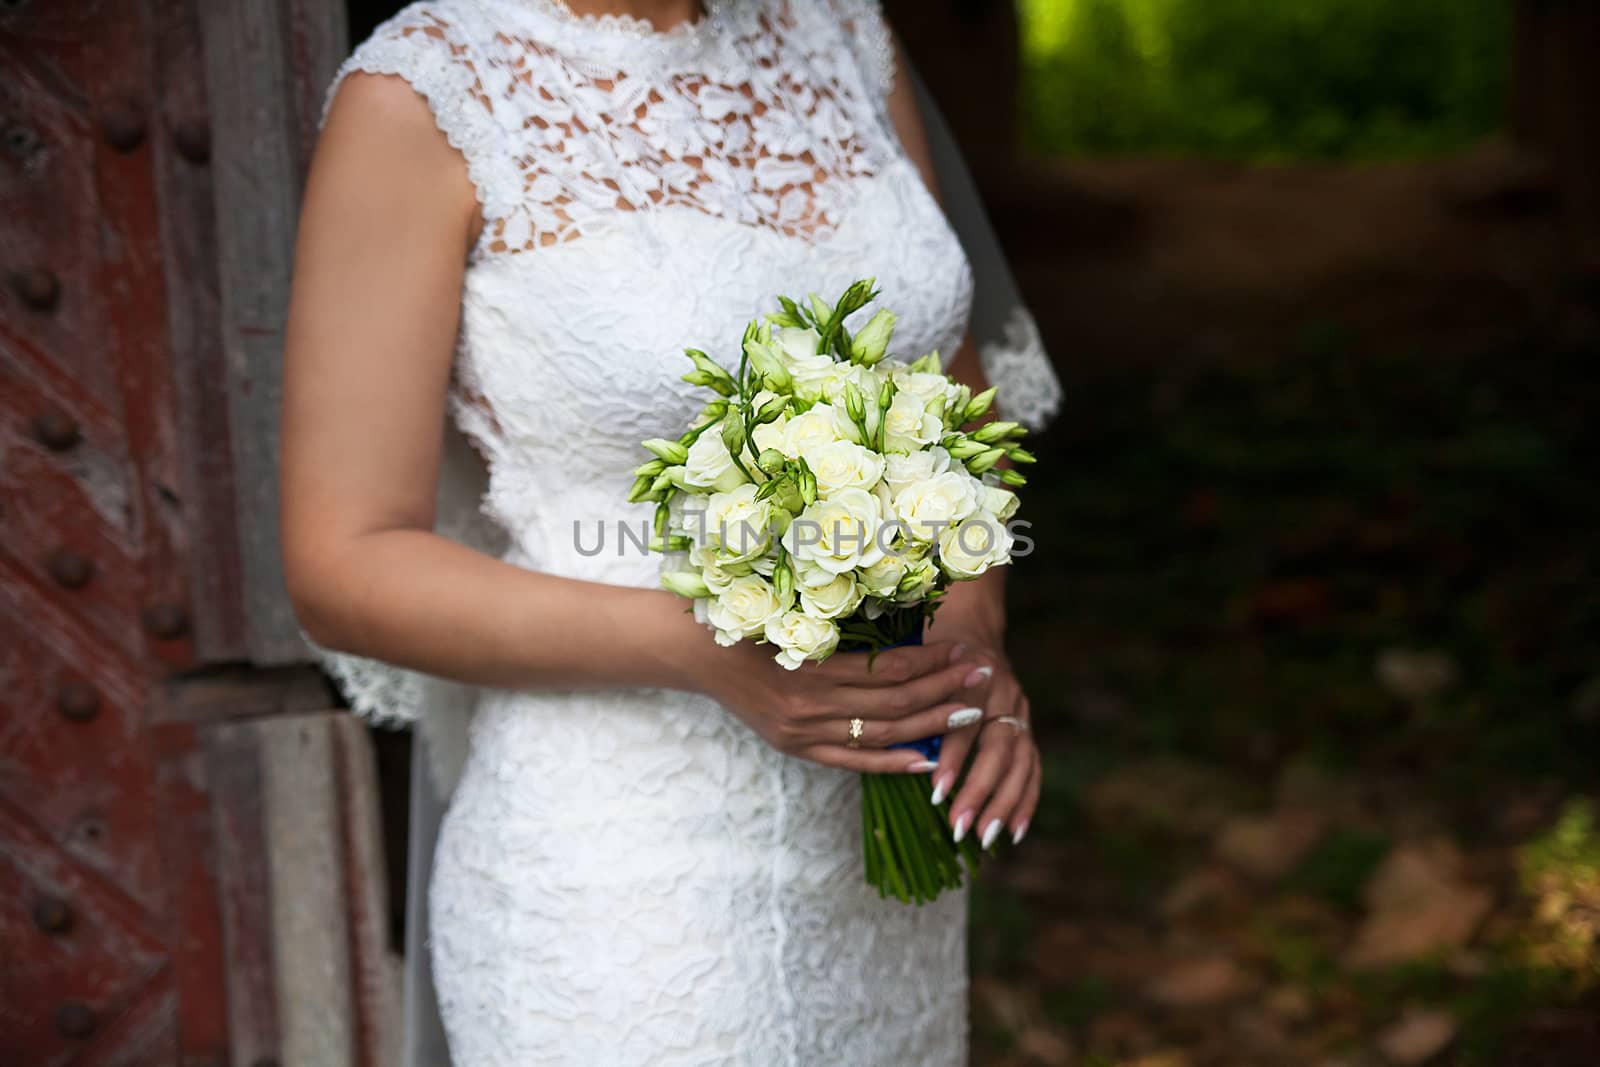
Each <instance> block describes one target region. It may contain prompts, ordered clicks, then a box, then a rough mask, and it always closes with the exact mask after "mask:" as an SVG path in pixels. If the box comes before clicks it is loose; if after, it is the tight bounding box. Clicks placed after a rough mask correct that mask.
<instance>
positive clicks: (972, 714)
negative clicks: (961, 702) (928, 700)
mask: <svg viewBox="0 0 1600 1067" xmlns="http://www.w3.org/2000/svg"><path fill="white" fill-rule="evenodd" d="M982 718H983V709H982V708H962V709H961V710H960V711H952V712H951V713H950V718H948V719H946V720H945V722H946V725H947V726H948V727H949V728H950V729H952V730H959V729H961V728H962V727H963V726H971V725H972V724H973V723H975V722H977V721H978V720H980V719H982Z"/></svg>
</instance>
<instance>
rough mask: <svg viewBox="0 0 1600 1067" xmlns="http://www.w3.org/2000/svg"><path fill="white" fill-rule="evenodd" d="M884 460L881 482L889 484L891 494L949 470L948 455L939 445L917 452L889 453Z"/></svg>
mask: <svg viewBox="0 0 1600 1067" xmlns="http://www.w3.org/2000/svg"><path fill="white" fill-rule="evenodd" d="M884 459H885V460H886V462H885V463H884V467H883V480H884V481H886V482H888V483H889V492H891V493H898V492H899V491H900V490H902V489H904V488H905V487H906V486H908V485H910V484H911V483H913V482H920V481H925V480H927V479H929V478H932V477H933V476H934V475H935V474H943V473H944V472H945V471H947V470H949V469H950V453H948V452H946V451H945V450H944V448H942V447H941V446H939V445H934V446H933V447H932V448H924V449H922V450H921V451H918V452H910V453H902V452H891V453H889V454H888V455H887V456H885V457H884Z"/></svg>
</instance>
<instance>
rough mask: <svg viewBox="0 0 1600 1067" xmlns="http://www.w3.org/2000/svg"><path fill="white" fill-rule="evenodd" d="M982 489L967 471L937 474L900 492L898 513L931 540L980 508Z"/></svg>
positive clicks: (915, 531)
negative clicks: (979, 495) (980, 491)
mask: <svg viewBox="0 0 1600 1067" xmlns="http://www.w3.org/2000/svg"><path fill="white" fill-rule="evenodd" d="M982 488H983V483H982V482H980V481H978V480H977V479H976V478H974V477H973V476H972V475H970V474H968V473H967V472H966V471H964V470H953V471H945V472H944V473H943V474H935V475H933V476H932V477H931V478H925V479H923V480H922V481H917V482H912V483H911V484H910V485H908V486H906V487H905V488H904V489H902V490H900V491H899V492H898V493H896V494H895V495H894V515H895V518H897V519H899V520H900V521H901V522H903V523H905V524H906V525H907V526H908V527H910V531H909V536H910V537H913V538H915V539H916V540H918V541H931V540H933V539H934V538H935V537H938V536H939V534H940V532H941V531H943V530H944V529H945V528H946V527H947V526H949V525H950V524H951V523H956V522H960V521H961V520H962V519H965V518H966V517H967V516H969V515H971V514H972V513H973V512H975V511H977V510H978V499H979V498H978V492H979V490H981V489H982ZM713 499H715V498H713Z"/></svg>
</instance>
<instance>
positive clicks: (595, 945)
mask: <svg viewBox="0 0 1600 1067" xmlns="http://www.w3.org/2000/svg"><path fill="white" fill-rule="evenodd" d="M900 63H901V60H900V59H899V50H898V48H897V47H896V45H895V44H894V42H893V38H892V36H891V35H890V33H889V31H888V29H887V27H886V26H885V24H884V22H883V20H882V16H881V14H880V13H879V11H878V9H877V5H876V4H875V3H872V2H869V0H711V2H710V3H708V4H706V5H705V6H704V7H703V8H702V7H701V6H700V5H698V4H696V3H693V2H691V0H609V2H607V0H572V2H571V4H570V6H569V5H567V4H563V3H560V2H559V0H434V2H430V3H417V4H412V5H411V6H409V7H407V8H405V9H404V10H403V11H401V12H400V13H399V14H398V15H397V16H395V17H394V18H393V19H391V20H390V21H389V22H387V23H386V24H384V25H383V26H381V27H380V28H379V29H378V30H377V31H376V32H375V33H374V34H373V36H372V37H371V38H370V39H368V40H367V41H366V42H365V43H363V44H362V45H361V46H360V47H359V48H358V49H357V51H356V52H355V54H354V55H353V56H352V57H351V59H350V60H349V61H348V62H347V63H346V64H345V66H344V67H343V68H342V69H341V71H340V74H339V77H338V78H337V79H336V80H335V83H334V86H333V87H332V88H331V89H330V93H329V106H328V110H327V113H326V116H325V122H324V126H323V133H322V137H321V141H320V143H319V145H318V148H317V152H316V157H315V160H314V163H313V166H312V171H311V176H310V180H309V185H308V188H307V190H306V197H305V207H304V216H303V219H302V223H301V233H300V243H299V250H298V258H297V262H296V267H295V278H294V288H293V298H292V306H291V312H290V321H289V341H288V346H287V351H286V353H285V368H284V386H283V444H282V496H283V520H282V521H283V530H282V533H283V546H284V558H285V565H286V568H287V574H288V579H289V585H290V592H291V595H292V598H293V601H294V604H295V607H296V610H297V612H298V614H299V617H300V619H301V623H302V625H303V627H304V629H305V632H306V634H307V636H308V638H309V639H310V640H311V641H312V642H314V644H315V646H317V647H318V648H319V649H320V650H321V651H322V652H323V654H324V655H325V656H326V661H327V662H328V664H329V665H330V667H332V668H333V670H334V672H335V673H336V674H337V675H338V676H339V677H340V679H341V681H342V682H343V683H344V684H345V687H346V690H347V692H348V693H349V695H350V697H351V700H352V702H353V703H354V704H355V705H356V706H357V708H358V709H359V710H363V711H367V712H373V713H376V714H378V715H380V716H384V715H386V716H389V717H394V718H400V719H409V720H420V722H421V723H422V725H423V729H424V732H425V735H426V731H427V729H428V726H429V723H430V722H432V723H438V722H443V721H445V720H446V719H447V717H448V714H449V709H452V708H453V709H455V711H457V712H464V713H466V714H470V743H469V744H467V745H466V746H465V750H464V753H465V754H464V759H463V760H462V761H459V762H460V765H459V766H453V767H447V768H446V769H444V770H442V771H440V772H439V773H440V774H441V775H442V777H443V778H444V779H446V782H445V784H446V786H447V787H448V786H451V785H453V793H452V795H451V796H450V798H449V807H448V812H447V814H446V815H445V816H444V819H443V823H442V826H441V827H440V828H439V833H438V840H437V846H436V851H434V853H433V855H432V863H431V871H430V870H427V869H424V870H423V871H422V872H421V873H422V876H423V880H428V875H430V874H431V881H429V884H428V888H427V902H426V916H425V918H426V921H427V925H428V927H429V928H430V929H431V934H430V936H429V937H428V939H427V940H428V945H427V950H426V951H427V954H428V958H429V962H431V965H432V975H433V980H434V981H435V982H436V984H437V990H438V993H437V997H438V1006H439V1013H440V1015H441V1016H442V1018H443V1021H444V1028H445V1031H446V1033H447V1035H448V1044H449V1051H448V1056H449V1059H450V1062H452V1063H454V1064H457V1065H459V1067H483V1065H517V1067H524V1065H531V1064H573V1065H584V1067H595V1065H640V1067H643V1065H651V1067H679V1065H705V1064H761V1065H766V1064H788V1065H822V1064H827V1065H841V1067H849V1065H856V1067H866V1065H884V1067H888V1065H902V1064H919V1065H923V1067H933V1065H956V1064H963V1063H965V1062H966V1041H967V1023H966V995H967V973H966V951H965V937H966V928H965V925H966V899H965V893H964V892H951V893H947V894H945V895H944V896H943V897H941V898H940V899H939V900H938V901H936V902H935V903H933V904H931V905H928V906H926V907H922V908H916V907H911V906H907V905H904V904H900V903H898V902H896V901H893V900H888V901H885V900H883V899H880V898H879V896H878V895H877V893H876V892H875V891H873V890H870V889H868V887H867V886H866V885H865V884H864V882H863V876H862V870H861V867H860V863H861V860H860V853H861V845H860V816H859V808H858V793H857V788H858V779H857V777H856V775H857V773H858V772H863V771H874V772H884V773H907V774H911V773H918V774H927V775H928V776H929V789H930V792H931V794H932V796H931V799H932V800H934V801H935V802H937V801H938V800H940V799H942V798H943V797H944V796H946V795H948V794H950V793H951V791H952V790H953V791H954V801H953V806H952V808H951V827H950V831H951V833H952V834H954V835H956V836H957V837H960V836H962V835H965V834H969V833H970V834H975V835H978V837H979V838H980V840H981V842H982V844H983V845H984V846H986V847H987V846H993V845H994V844H995V843H996V842H997V841H998V840H999V839H1000V838H1001V836H1002V835H1004V836H1006V837H1007V838H1008V839H1010V840H1012V841H1016V842H1020V841H1021V840H1022V837H1023V835H1024V833H1026V831H1027V829H1028V823H1029V820H1030V818H1031V817H1032V816H1033V813H1034V808H1035V805H1036V804H1037V801H1038V796H1039V754H1038V751H1037V750H1036V748H1035V746H1034V743H1033V739H1032V736H1031V734H1030V733H1029V732H1027V730H1026V729H1018V728H1017V727H1016V726H1015V725H1013V724H1011V723H1003V722H995V721H994V720H995V719H997V718H999V717H1002V716H1005V717H1009V718H1011V719H1013V720H1016V721H1020V722H1021V723H1023V724H1026V721H1027V714H1028V703H1027V699H1026V698H1025V696H1024V695H1023V693H1022V691H1021V689H1020V688H1019V686H1018V683H1017V680H1016V678H1015V676H1014V675H1013V673H1012V669H1011V666H1010V664H1009V663H1008V661H1007V659H1006V656H1005V653H1004V650H1003V641H1004V636H1005V611H1004V596H1003V587H1002V578H1001V574H1002V572H1001V571H994V572H991V573H990V575H989V576H987V577H985V578H984V579H981V580H979V581H976V582H970V583H965V584H961V585H958V586H956V587H955V589H954V590H953V592H952V594H951V595H950V597H949V599H948V602H947V603H946V604H945V606H944V607H942V608H941V610H940V613H939V616H938V621H937V624H936V625H935V626H934V628H933V629H932V630H931V631H930V641H929V643H928V644H927V645H926V646H924V647H921V648H904V649H897V650H893V651H890V652H887V653H885V654H883V655H881V656H880V657H879V658H878V660H877V664H876V666H875V668H874V669H873V670H872V671H871V672H870V673H869V672H868V671H867V670H866V668H865V665H864V662H863V661H864V660H865V657H862V656H848V655H842V656H836V657H833V658H832V659H830V660H828V661H827V662H826V663H822V664H816V663H808V664H806V665H805V666H804V667H803V668H802V669H800V670H798V671H794V672H789V671H785V670H784V669H782V668H781V667H779V666H778V665H777V664H776V663H774V661H773V659H772V656H771V654H770V650H768V649H763V648H759V647H753V646H751V645H750V644H748V643H741V644H740V645H737V646H735V647H732V648H722V647H719V646H718V645H717V644H716V643H715V642H713V641H712V640H711V637H710V635H709V634H708V633H707V631H706V630H705V629H704V628H703V627H702V626H701V625H699V624H698V623H696V622H695V620H694V618H693V616H692V615H690V614H686V613H685V611H684V610H683V606H682V602H681V601H680V600H678V599H677V598H676V597H675V596H674V595H672V594H670V593H667V592H665V591H663V590H662V589H660V587H659V583H658V570H659V561H658V560H657V559H653V558H651V557H649V556H647V555H645V554H643V553H640V552H638V551H636V550H634V549H633V548H632V547H631V546H630V544H628V543H626V542H624V543H623V544H621V545H615V544H607V545H606V546H605V550H604V551H602V552H600V553H598V554H595V553H594V552H593V548H592V546H593V543H594V537H595V530H596V526H597V525H603V526H604V527H605V528H609V529H614V528H615V526H616V525H617V524H618V523H627V524H629V525H631V526H633V527H634V528H637V526H638V520H639V518H640V517H641V516H642V515H648V505H641V506H637V507H636V506H630V505H627V504H625V503H623V500H624V497H625V495H626V492H627V489H628V486H629V484H630V483H631V481H632V474H631V470H632V468H633V467H634V466H636V465H637V464H638V463H639V462H640V461H641V460H640V454H639V450H638V447H637V442H638V441H640V440H642V439H644V438H647V437H658V436H668V437H671V436H675V435H676V433H677V430H676V429H674V428H675V427H680V426H682V425H684V424H685V422H686V420H688V419H689V418H690V417H691V416H692V415H693V414H694V413H695V412H696V411H697V410H698V406H699V401H697V400H696V399H695V397H694V389H693V387H691V386H689V385H687V384H686V383H684V382H682V381H680V380H679V379H678V376H679V374H680V373H681V368H680V366H679V363H680V362H681V358H682V357H681V355H680V351H681V349H682V348H683V347H684V346H685V345H688V344H693V343H702V344H704V343H709V342H713V341H715V340H716V339H717V338H735V337H738V336H739V335H740V333H741V331H742V328H743V326H744V323H745V322H746V321H747V320H749V319H750V318H752V317H754V316H756V315H758V314H761V313H764V312H766V311H769V310H772V303H773V298H774V296H775V295H776V294H778V293H789V292H794V293H797V294H800V293H804V292H806V291H808V290H809V291H816V292H818V293H822V294H835V293H837V292H839V291H841V290H842V289H843V288H844V287H845V286H846V285H847V284H849V283H850V282H851V281H853V280H855V279H856V278H858V277H866V276H875V277H876V278H877V281H878V284H879V286H880V287H881V289H882V292H883V294H884V300H885V302H886V303H887V304H889V305H891V306H893V307H894V308H895V310H896V311H897V312H898V313H899V315H900V327H899V330H898V332H897V336H896V340H897V342H898V343H899V352H900V354H902V355H906V354H920V353H921V352H923V351H926V350H930V349H939V350H941V351H943V352H945V353H947V354H953V356H954V358H953V359H951V360H950V361H949V362H948V365H947V369H949V370H950V371H951V373H953V374H954V375H956V376H957V377H959V378H961V379H962V380H963V381H965V382H968V383H970V384H971V385H972V387H973V389H974V391H977V390H981V389H983V388H985V387H986V385H987V378H988V377H994V378H995V379H997V380H998V381H999V384H1001V385H1002V386H1003V389H1002V402H1004V400H1005V398H1006V390H1008V389H1009V390H1011V393H1012V395H1013V396H1014V397H1015V398H1016V400H1017V401H1018V402H1019V403H1018V404H1015V405H1014V406H1013V407H1012V408H1011V409H1010V410H1009V411H1008V415H1009V416H1010V417H1012V418H1018V417H1023V418H1031V421H1035V422H1037V421H1040V419H1042V417H1043V416H1044V415H1047V414H1048V413H1049V410H1050V408H1052V407H1053V403H1054V399H1055V395H1056V390H1057V385H1056V382H1055V379H1054V377H1053V376H1052V375H1051V374H1050V372H1049V370H1048V365H1047V364H1045V363H1044V362H1043V359H1042V353H1041V352H1040V351H1039V350H1038V347H1037V344H1036V343H1034V342H1033V340H1032V338H1033V336H1034V335H1029V334H1028V333H1027V330H1026V326H1027V324H1028V323H1030V322H1031V320H1026V319H1025V312H1020V309H1018V311H1019V313H1020V314H1022V315H1023V316H1024V319H1023V320H1014V321H1013V323H1012V330H1011V337H1010V345H1009V347H1007V345H1005V344H1003V343H1002V344H999V345H997V346H995V347H994V348H993V349H992V350H990V349H988V348H985V349H983V350H982V351H981V354H980V348H979V346H977V345H975V344H974V343H973V342H972V341H971V340H970V339H969V338H968V323H969V313H970V311H971V308H972V303H973V288H974V269H973V266H974V265H973V262H972V261H971V260H969V257H968V255H967V254H966V253H965V252H964V250H963V246H962V243H961V241H960V240H959V239H958V237H957V235H956V233H955V231H954V230H953V229H952V227H951V224H950V222H948V221H947V217H946V215H945V214H944V213H943V212H942V211H941V208H940V203H939V196H940V193H939V190H938V187H937V182H938V180H939V174H938V173H936V169H935V166H934V162H933V158H932V153H931V152H930V149H929V141H928V133H927V129H926V127H925V126H924V123H923V121H922V117H921V112H920V111H919V107H918V101H917V98H916V96H915V95H914V94H915V89H914V87H913V85H912V82H911V80H910V78H909V77H908V76H907V72H906V71H905V69H904V68H903V67H901V66H900ZM980 221H981V215H980ZM996 270H997V271H998V272H1003V267H998V268H996ZM979 281H980V282H981V281H982V279H981V278H980V279H979ZM1018 321H1021V322H1022V325H1021V326H1019V325H1018V324H1017V322H1018ZM986 369H987V371H988V373H987V375H986ZM447 415H448V418H447V417H446V416H447ZM447 424H448V425H447ZM458 430H459V431H461V432H463V433H464V434H465V436H466V438H467V439H469V440H470V441H471V443H472V444H473V445H474V446H475V449H476V452H477V453H478V454H479V455H481V457H482V461H481V462H482V464H483V465H485V466H486V467H487V472H488V480H487V485H486V489H485V491H484V492H483V495H482V500H481V505H482V517H486V518H487V519H488V520H489V526H490V531H489V533H490V534H493V535H497V536H498V538H499V540H498V542H495V541H493V540H492V539H491V538H490V537H489V536H488V535H484V536H483V537H478V535H477V534H472V535H470V536H469V535H468V534H467V533H463V534H462V536H445V534H444V533H442V532H435V531H436V530H445V531H446V532H448V528H450V527H451V525H452V524H453V523H459V522H461V521H463V520H464V519H466V518H470V517H472V515H473V514H475V511H476V504H477V503H478V502H477V501H476V500H470V499H468V501H467V502H466V503H465V504H463V503H462V498H461V497H460V496H459V492H458V494H457V496H456V497H455V498H454V500H455V502H454V503H450V504H445V503H442V501H446V500H448V499H450V498H449V496H448V490H449V489H450V485H451V483H462V477H463V476H461V475H459V471H460V469H461V467H460V463H459V457H455V458H452V454H451V450H450V445H449V442H450V440H451V435H452V434H454V433H455V432H456V431H458ZM469 466H470V464H469ZM462 484H464V483H462ZM436 491H438V492H440V493H443V494H444V495H440V496H438V497H437V498H436ZM447 512H448V513H447ZM462 529H463V530H465V527H463V528H462ZM480 533H481V531H480ZM580 545H582V546H583V550H582V551H580ZM854 717H860V718H862V719H864V720H865V721H866V724H867V729H866V734H865V738H864V744H862V745H860V746H859V747H852V746H850V745H848V744H847V740H848V738H849V722H850V720H851V719H852V718H854ZM467 721H468V720H467V719H466V718H464V717H463V718H460V719H459V720H458V722H459V723H460V724H462V729H461V731H460V732H461V733H462V735H463V736H467V729H466V727H465V725H464V724H465V723H466V722H467ZM963 724H965V725H963ZM436 729H438V728H437V727H436ZM447 733H448V730H443V729H441V730H440V732H439V733H437V734H436V735H435V736H434V738H433V744H434V747H435V748H438V747H439V746H440V745H441V744H443V742H441V741H440V740H439V739H440V738H441V737H443V736H445V734H447ZM932 733H944V734H946V737H945V744H944V748H943V753H942V757H941V762H940V763H939V765H938V766H936V767H932V768H929V767H928V766H918V765H917V761H918V760H919V759H920V758H921V757H920V756H919V755H917V754H916V753H915V752H913V751H910V750H905V749H891V748H889V747H887V746H889V745H892V744H895V743H896V742H900V741H906V740H911V739H915V738H919V737H923V736H926V735H928V734H932ZM436 762H437V763H439V764H441V765H446V764H449V763H450V760H449V758H448V757H443V758H440V759H437V760H436ZM436 769H437V768H436ZM412 949H413V951H414V952H416V953H417V954H419V955H420V949H421V938H420V937H419V938H416V943H414V944H413V945H412ZM412 962H413V963H414V962H415V961H414V960H413V961H412ZM415 1025H417V1024H416V1023H415V1022H414V1021H413V1022H410V1023H408V1026H415ZM414 1044H415V1042H413V1045H414ZM412 1054H413V1055H416V1054H417V1053H416V1051H415V1048H413V1051H412ZM439 1058H443V1053H440V1054H439ZM428 1062H433V1063H437V1062H439V1059H438V1058H436V1059H432V1060H430V1061H428Z"/></svg>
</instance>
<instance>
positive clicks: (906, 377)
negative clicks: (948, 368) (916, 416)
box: [890, 363, 950, 407]
mask: <svg viewBox="0 0 1600 1067" xmlns="http://www.w3.org/2000/svg"><path fill="white" fill-rule="evenodd" d="M890 377H891V378H893V379H894V384H895V388H897V389H899V390H900V391H901V392H902V393H910V394H911V395H912V396H914V397H916V398H917V399H918V400H920V401H922V403H923V406H924V407H926V406H927V405H929V404H931V403H933V402H934V401H935V400H940V399H948V397H949V391H950V379H949V378H946V377H945V376H944V375H942V374H934V373H932V372H929V371H914V370H911V369H910V368H909V367H907V366H906V365H905V364H903V363H902V364H899V365H897V366H895V367H893V368H892V369H891V370H890Z"/></svg>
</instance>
